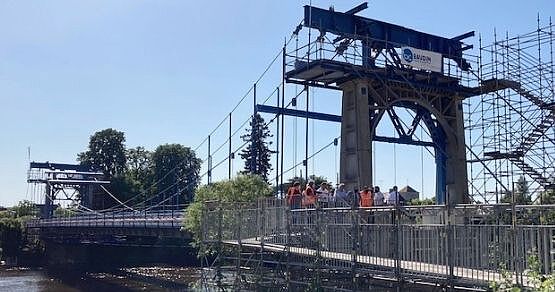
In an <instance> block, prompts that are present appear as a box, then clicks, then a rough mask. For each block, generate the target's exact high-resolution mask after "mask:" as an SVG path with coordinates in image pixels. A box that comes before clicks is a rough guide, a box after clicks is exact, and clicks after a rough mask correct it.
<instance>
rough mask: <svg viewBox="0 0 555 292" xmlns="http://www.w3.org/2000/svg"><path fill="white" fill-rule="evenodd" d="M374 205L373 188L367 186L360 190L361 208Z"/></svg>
mask: <svg viewBox="0 0 555 292" xmlns="http://www.w3.org/2000/svg"><path fill="white" fill-rule="evenodd" d="M372 205H374V196H373V194H372V190H371V188H369V187H368V186H365V187H364V188H363V189H362V191H361V192H360V196H359V206H360V207H361V208H369V207H372Z"/></svg>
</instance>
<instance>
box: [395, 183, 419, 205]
mask: <svg viewBox="0 0 555 292" xmlns="http://www.w3.org/2000/svg"><path fill="white" fill-rule="evenodd" d="M399 195H401V196H403V198H404V199H405V202H408V201H410V200H413V199H418V198H419V197H420V193H419V192H418V191H417V190H415V189H413V188H412V187H411V186H409V185H407V186H406V187H404V188H402V189H400V190H399Z"/></svg>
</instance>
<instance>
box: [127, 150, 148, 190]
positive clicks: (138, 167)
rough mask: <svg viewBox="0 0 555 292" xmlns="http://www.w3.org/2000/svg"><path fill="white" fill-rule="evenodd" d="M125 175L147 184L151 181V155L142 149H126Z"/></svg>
mask: <svg viewBox="0 0 555 292" xmlns="http://www.w3.org/2000/svg"><path fill="white" fill-rule="evenodd" d="M126 156H127V167H126V169H127V171H126V172H127V174H129V176H131V177H132V178H133V179H135V180H137V181H139V182H141V183H143V184H147V183H149V181H150V180H152V153H151V152H150V151H148V150H145V148H144V147H142V146H138V147H136V148H131V149H127V151H126Z"/></svg>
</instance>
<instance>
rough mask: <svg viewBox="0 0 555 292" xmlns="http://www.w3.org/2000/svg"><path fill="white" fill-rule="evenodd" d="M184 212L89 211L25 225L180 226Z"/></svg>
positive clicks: (29, 222)
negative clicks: (89, 212) (88, 212)
mask: <svg viewBox="0 0 555 292" xmlns="http://www.w3.org/2000/svg"><path fill="white" fill-rule="evenodd" d="M184 214H185V212H184V211H182V210H166V211H128V212H112V213H91V214H80V215H74V216H68V217H55V218H50V219H34V220H30V221H28V222H27V227H29V228H45V227H107V228H111V227H128V228H135V227H137V228H180V227H181V226H183V218H184Z"/></svg>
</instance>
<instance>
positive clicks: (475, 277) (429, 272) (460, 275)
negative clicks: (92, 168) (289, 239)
mask: <svg viewBox="0 0 555 292" xmlns="http://www.w3.org/2000/svg"><path fill="white" fill-rule="evenodd" d="M222 242H223V243H225V244H228V245H233V246H242V247H250V248H258V249H264V250H266V251H271V252H279V253H285V252H288V251H289V252H290V253H292V254H296V255H301V256H309V257H316V256H317V254H318V251H317V250H315V249H310V248H303V247H294V246H289V247H287V246H286V245H281V244H274V243H262V242H261V241H260V240H259V239H256V238H249V239H244V240H241V242H239V241H236V240H225V241H222ZM319 253H320V257H321V258H323V259H328V260H339V261H344V262H351V263H352V262H354V259H355V255H353V254H350V253H342V252H332V251H319ZM356 263H357V264H362V265H366V266H374V267H380V268H381V269H384V268H385V269H389V270H392V271H393V270H395V269H396V267H397V265H396V261H395V259H392V258H385V257H376V256H366V255H356ZM398 265H399V268H400V269H402V270H403V273H406V274H418V275H421V276H422V278H426V276H428V277H429V278H433V279H437V278H445V277H446V276H448V275H450V271H449V266H447V265H438V264H430V263H425V262H416V261H407V260H399V263H398ZM453 277H454V280H455V282H456V283H459V284H465V285H469V284H470V285H476V286H482V287H487V286H488V285H489V283H491V282H492V281H496V282H499V281H502V280H503V279H504V278H503V275H502V274H501V273H499V272H497V271H492V270H479V269H472V268H465V267H454V268H453ZM512 281H513V283H517V279H516V277H513V278H512ZM519 282H521V283H522V285H524V286H531V284H532V283H531V280H530V279H529V278H528V277H526V276H522V278H521V279H519Z"/></svg>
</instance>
